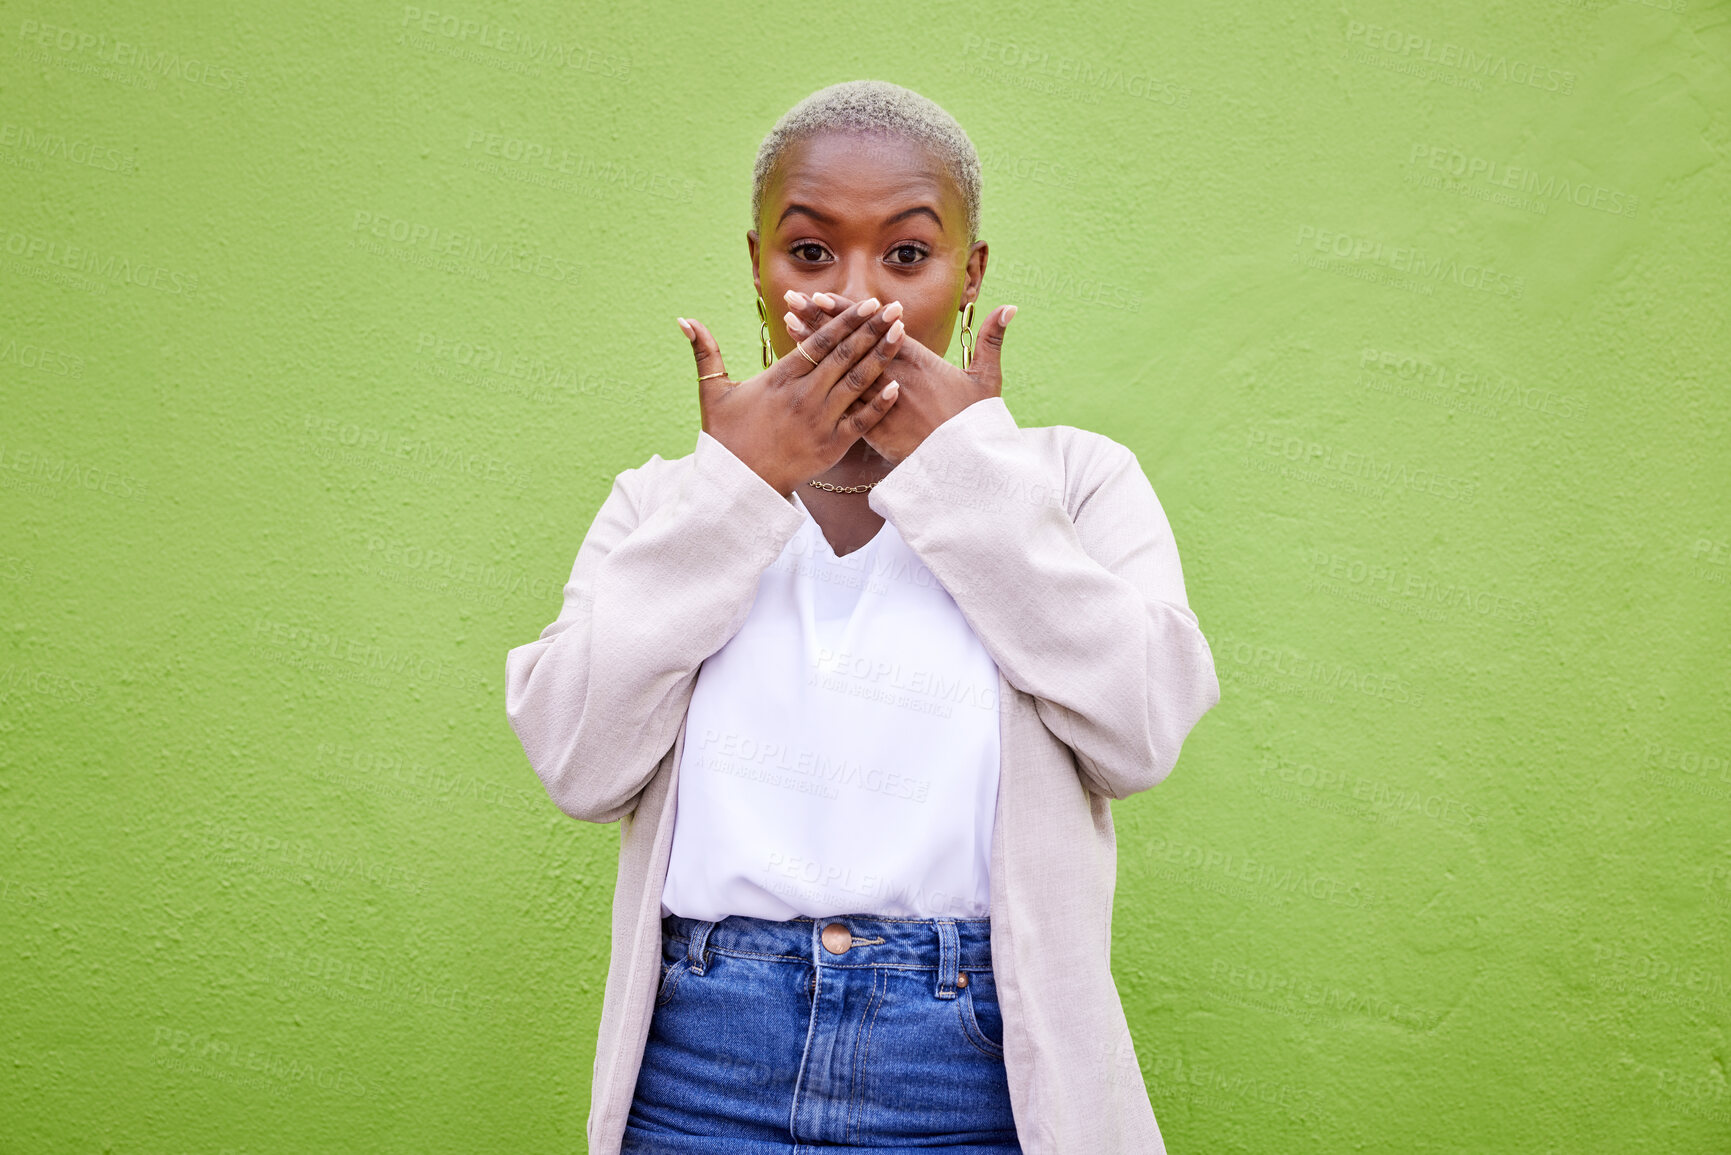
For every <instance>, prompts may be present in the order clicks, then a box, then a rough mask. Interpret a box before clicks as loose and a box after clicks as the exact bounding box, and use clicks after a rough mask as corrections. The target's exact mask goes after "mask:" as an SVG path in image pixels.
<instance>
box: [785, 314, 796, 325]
mask: <svg viewBox="0 0 1731 1155" xmlns="http://www.w3.org/2000/svg"><path fill="white" fill-rule="evenodd" d="M781 319H782V321H783V322H785V323H786V324H788V325H789V326H792V325H797V324H799V318H798V317H796V316H794V315H793V314H792V313H783V314H782V315H781Z"/></svg>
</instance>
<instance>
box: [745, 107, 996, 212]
mask: <svg viewBox="0 0 1731 1155" xmlns="http://www.w3.org/2000/svg"><path fill="white" fill-rule="evenodd" d="M832 129H833V130H841V131H849V130H853V131H876V132H887V133H892V134H894V135H897V136H901V137H904V138H907V139H909V140H914V141H918V142H919V143H921V144H924V145H926V146H928V147H930V148H931V149H932V150H933V151H934V152H936V153H937V155H938V158H939V160H940V161H941V162H942V163H943V165H944V167H945V168H946V169H947V170H949V174H950V177H951V179H953V180H954V181H955V182H956V188H957V189H959V190H961V194H962V201H963V203H964V204H965V205H966V206H967V211H968V221H967V225H968V243H969V244H970V245H971V244H973V243H974V242H975V241H977V240H979V239H980V191H981V180H980V156H979V154H978V153H977V152H975V151H974V142H973V141H971V140H969V139H968V134H967V133H965V132H963V131H962V126H961V125H959V124H957V123H956V119H955V117H953V116H951V115H950V114H949V113H947V112H945V111H944V110H943V109H942V108H940V107H938V105H937V104H936V103H934V102H933V101H931V100H929V99H927V98H926V97H924V96H921V95H920V94H919V93H917V92H915V91H913V90H912V89H910V88H903V87H902V86H901V85H899V84H891V83H890V82H889V81H887V80H849V81H845V82H843V83H841V84H832V85H830V86H829V87H828V88H820V89H818V90H817V91H816V92H814V93H812V94H811V95H810V96H808V97H806V98H805V99H804V100H802V101H800V102H799V103H798V104H796V105H794V106H793V107H792V108H790V109H788V110H787V112H785V113H783V114H782V117H781V119H780V120H778V121H776V122H775V127H774V128H772V129H770V130H769V135H768V136H766V137H764V138H763V144H761V145H760V146H759V147H758V150H757V165H756V167H755V168H754V169H753V170H752V174H751V225H752V227H753V228H756V227H757V225H758V222H759V220H760V218H761V216H762V213H763V189H764V186H765V185H766V184H768V183H769V176H770V173H772V172H773V171H774V170H775V166H776V163H777V162H778V161H779V160H780V159H781V154H782V153H783V152H784V151H785V150H786V149H787V147H788V146H789V145H790V144H793V143H794V142H795V141H799V140H804V139H806V138H807V137H811V136H815V135H817V134H818V133H820V132H825V131H828V130H832Z"/></svg>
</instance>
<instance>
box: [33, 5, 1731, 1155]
mask: <svg viewBox="0 0 1731 1155" xmlns="http://www.w3.org/2000/svg"><path fill="white" fill-rule="evenodd" d="M310 7H311V6H309V5H305V4H282V5H273V6H258V7H252V6H247V7H246V8H245V10H244V13H243V14H241V15H235V14H234V11H233V8H232V6H226V5H214V4H211V5H203V6H195V5H190V4H186V3H167V4H152V5H144V4H132V5H114V4H99V3H80V4H70V3H65V2H54V3H33V4H31V3H27V4H19V3H13V2H10V0H8V2H7V3H4V4H0V59H3V60H4V65H3V67H0V195H3V203H4V205H5V209H4V213H3V216H0V390H3V407H0V412H3V414H4V416H3V419H0V420H3V423H0V525H3V526H4V529H3V533H4V537H3V539H0V1060H3V1067H4V1071H5V1074H4V1090H3V1091H0V1150H3V1151H5V1152H50V1151H52V1152H59V1151H67V1152H101V1151H112V1152H169V1151H173V1152H213V1153H215V1152H236V1153H240V1152H248V1153H251V1152H277V1151H357V1152H359V1151H404V1152H408V1151H414V1152H428V1151H448V1152H462V1151H475V1150H482V1149H491V1150H510V1151H523V1152H529V1151H545V1152H553V1151H571V1150H575V1149H581V1147H582V1144H583V1123H584V1117H585V1113H586V1111H587V1106H588V1094H589V1077H590V1063H591V1060H592V1047H593V1043H594V1037H595V1029H596V1021H597V1016H598V1014H599V1009H600V1005H601V996H602V988H603V983H604V979H605V975H606V961H607V934H608V931H607V924H608V910H609V903H610V899H611V892H612V885H613V875H614V861H615V853H616V848H617V845H618V834H617V830H616V828H611V827H599V826H584V825H582V824H578V823H575V822H572V821H570V820H569V819H566V818H564V817H563V816H562V815H560V814H559V813H558V812H557V811H556V810H555V809H554V807H553V805H552V804H551V802H550V801H549V800H548V799H547V797H546V795H545V794H544V792H542V790H541V788H540V786H539V783H538V782H537V780H536V778H535V776H534V774H533V772H532V770H531V769H530V767H529V766H528V764H527V762H526V761H525V759H524V757H523V754H522V751H521V749H520V747H519V746H518V744H517V741H516V738H515V737H514V735H513V734H512V732H511V730H510V728H509V726H508V724H507V722H506V719H505V713H504V703H503V698H502V692H503V684H502V679H503V670H504V656H505V651H506V650H507V649H508V648H510V647H512V646H515V645H519V644H521V643H523V642H526V641H529V640H532V639H533V638H534V637H536V636H537V634H538V633H539V631H540V630H541V628H542V627H543V626H544V625H545V624H546V623H547V622H549V621H551V620H552V619H553V617H554V616H555V615H556V614H557V613H558V610H559V595H560V587H561V585H562V583H563V581H564V579H565V577H566V576H567V574H568V572H569V567H570V564H571V561H572V558H573V556H574V554H575V552H576V549H577V546H578V544H579V542H580V541H581V539H582V536H583V533H584V530H585V529H586V528H587V526H588V524H589V521H590V519H591V517H592V516H593V514H594V512H595V510H596V508H597V507H598V505H599V503H600V502H601V500H602V499H603V497H604V496H605V495H606V493H607V490H608V487H609V484H610V481H611V479H612V478H613V476H614V475H615V474H616V473H617V472H618V471H620V470H622V469H625V468H628V467H631V466H635V465H638V464H640V463H641V462H643V461H644V460H645V459H646V458H647V457H648V456H649V455H650V454H652V453H660V454H662V455H663V456H667V457H673V456H678V455H681V454H684V453H688V452H690V450H691V449H692V447H693V445H694V443H695V439H696V430H697V405H696V392H695V388H694V384H693V377H694V373H693V369H692V363H691V358H690V354H689V352H688V350H687V347H686V344H685V341H684V339H683V337H682V336H681V335H680V333H679V331H678V329H677V327H676V326H675V324H674V317H675V316H676V315H681V314H684V315H692V316H696V317H699V318H701V319H702V320H704V321H706V322H708V323H709V324H710V325H711V326H712V327H713V328H714V329H715V330H716V332H717V334H718V335H719V336H720V337H721V339H722V341H723V343H724V349H725V351H726V352H727V354H728V355H729V357H730V358H731V363H732V365H733V367H734V368H735V369H736V370H744V369H747V368H749V366H751V365H752V363H753V361H754V359H755V357H756V348H755V343H756V325H755V317H754V312H753V305H752V293H751V282H750V278H749V270H748V267H747V261H746V247H745V240H744V235H743V234H744V230H745V229H746V227H747V226H748V221H747V219H746V217H747V204H748V194H749V177H750V171H751V163H752V159H753V155H754V152H755V149H756V146H757V143H758V141H759V140H760V139H761V137H762V135H763V133H764V132H765V131H767V129H768V128H769V127H770V125H771V124H772V123H773V122H774V120H775V118H776V117H777V116H778V115H780V113H781V112H782V111H784V110H785V109H786V108H787V107H788V106H789V105H791V104H792V103H793V102H794V101H795V100H797V99H798V98H800V97H802V96H804V95H805V94H807V93H808V92H810V91H812V90H814V89H816V88H818V87H821V86H823V85H825V84H829V83H833V82H835V81H838V80H846V79H853V78H856V77H862V76H871V77H878V78H883V79H890V80H895V81H897V82H900V83H903V84H906V85H909V86H910V87H913V88H915V89H917V90H919V91H921V92H923V93H925V94H927V95H929V96H931V97H932V98H934V99H935V100H937V101H938V102H940V103H941V104H943V105H944V106H945V107H946V108H948V109H949V110H950V111H951V112H953V113H954V114H955V115H956V117H957V118H958V119H959V120H960V121H961V123H962V124H963V125H964V126H965V127H966V128H967V129H968V131H969V132H970V134H971V135H972V136H973V139H974V141H975V143H976V144H977V146H978V147H979V149H980V151H981V154H982V157H983V160H984V165H985V175H986V205H985V235H986V237H987V239H988V240H989V241H990V242H991V263H990V267H989V269H988V272H987V275H986V280H985V286H984V293H983V297H982V301H981V305H982V307H983V308H989V307H991V306H993V305H996V304H1000V303H1006V302H1013V303H1016V304H1019V305H1020V306H1021V307H1022V309H1021V313H1020V314H1019V316H1018V318H1017V320H1016V324H1015V326H1014V327H1013V329H1012V331H1011V334H1010V337H1009V341H1008V345H1007V349H1006V354H1005V362H1006V371H1005V376H1006V387H1005V398H1006V400H1007V403H1008V404H1009V407H1010V410H1011V412H1012V413H1014V414H1015V415H1016V416H1017V418H1018V419H1019V420H1020V421H1021V422H1022V423H1023V424H1024V425H1038V424H1050V423H1065V424H1071V425H1078V426H1082V427H1084V428H1089V429H1095V430H1099V431H1102V432H1105V433H1108V434H1110V435H1111V436H1113V437H1115V438H1117V439H1118V440H1120V441H1122V442H1124V443H1125V444H1127V445H1129V446H1131V447H1132V448H1133V449H1135V451H1136V452H1137V453H1138V454H1139V455H1140V457H1141V460H1142V462H1143V465H1144V467H1145V468H1146V470H1147V472H1148V474H1149V476H1150V478H1151V479H1152V480H1153V482H1154V485H1155V487H1156V489H1157V490H1158V492H1159V494H1160V497H1161V498H1162V500H1163V502H1164V504H1165V507H1166V510H1167V512H1168V514H1169V516H1170V518H1171V521H1172V524H1173V528H1174V530H1175V532H1176V534H1177V538H1178V542H1179V546H1180V549H1181V553H1182V556H1183V560H1184V564H1185V571H1186V577H1187V580H1188V585H1189V591H1190V597H1191V602H1192V605H1193V607H1194V608H1195V611H1196V613H1197V615H1198V616H1199V618H1200V620H1201V623H1202V626H1203V628H1204V630H1205V632H1206V633H1207V635H1208V637H1209V639H1210V641H1211V642H1212V644H1213V647H1214V652H1215V656H1216V660H1217V663H1218V667H1219V673H1220V678H1221V683H1222V690H1223V695H1224V697H1223V700H1222V702H1221V704H1220V706H1219V707H1218V708H1217V709H1215V710H1214V711H1213V712H1212V713H1211V714H1210V715H1209V716H1208V717H1207V718H1206V719H1204V720H1203V722H1202V723H1201V724H1200V725H1199V726H1198V727H1197V729H1196V730H1195V731H1194V733H1193V734H1192V736H1191V739H1190V742H1189V744H1188V745H1187V746H1186V749H1185V752H1184V755H1183V757H1182V759H1181V760H1180V762H1179V765H1178V768H1177V770H1176V771H1175V772H1174V774H1173V775H1172V777H1171V779H1170V780H1169V781H1168V782H1167V783H1166V784H1164V785H1163V786H1161V787H1160V788H1159V789H1158V790H1155V791H1152V792H1150V793H1147V794H1144V795H1139V796H1137V797H1135V798H1133V799H1130V800H1127V801H1125V802H1122V803H1119V804H1117V805H1116V807H1115V814H1116V821H1117V823H1118V831H1119V840H1120V864H1119V890H1118V900H1117V905H1116V927H1115V937H1114V953H1113V960H1114V969H1115V971H1116V974H1117V977H1118V982H1119V985H1120V990H1121V991H1122V994H1123V998H1124V1003H1125V1007H1126V1009H1127V1011H1128V1014H1129V1018H1130V1022H1131V1025H1132V1029H1133V1032H1134V1037H1135V1040H1136V1044H1137V1050H1138V1052H1139V1055H1140V1058H1141V1062H1142V1065H1143V1070H1144V1071H1145V1073H1146V1076H1147V1079H1148V1083H1149V1087H1150V1091H1151V1094H1152V1097H1153V1101H1154V1105H1155V1109H1156V1112H1157V1114H1158V1116H1159V1119H1160V1122H1161V1125H1162V1127H1163V1129H1164V1131H1165V1134H1166V1136H1167V1139H1168V1142H1169V1144H1170V1147H1171V1149H1172V1150H1173V1152H1175V1153H1177V1152H1185V1153H1189V1155H1200V1153H1203V1152H1223V1151H1244V1152H1291V1151H1316V1152H1341V1151H1391V1150H1404V1151H1427V1152H1428V1151H1436V1152H1445V1151H1472V1152H1517V1151H1518V1152H1569V1153H1574V1152H1599V1151H1616V1152H1655V1153H1657V1152H1666V1153H1671V1152H1708V1151H1724V1150H1727V1149H1728V1148H1731V1093H1728V1092H1727V1076H1726V1069H1727V1062H1728V1059H1731V1054H1728V1051H1731V1037H1728V1024H1731V968H1728V965H1727V939H1728V935H1727V929H1728V927H1731V820H1728V817H1727V816H1728V814H1731V805H1728V804H1731V733H1728V730H1731V728H1728V727H1727V725H1726V719H1727V717H1728V716H1731V701H1728V698H1731V684H1728V678H1727V665H1728V663H1727V625H1728V624H1731V623H1728V619H1731V614H1728V612H1727V611H1728V607H1731V582H1728V578H1731V502H1728V500H1727V498H1728V494H1731V485H1728V484H1727V481H1728V480H1731V478H1728V473H1731V470H1728V469H1727V447H1726V428H1727V418H1728V416H1731V414H1728V408H1731V407H1728V404H1727V400H1726V384H1727V376H1726V369H1727V366H1726V353H1727V347H1728V344H1731V341H1728V337H1727V331H1726V315H1727V314H1726V294H1725V288H1726V277H1727V274H1726V268H1727V261H1728V260H1731V246H1728V241H1727V235H1728V232H1731V229H1728V227H1727V209H1726V206H1727V203H1728V199H1731V180H1728V177H1731V170H1728V167H1727V150H1728V149H1731V127H1728V115H1731V83H1728V79H1727V61H1731V32H1728V17H1731V7H1728V6H1727V4H1725V3H1724V2H1716V3H1704V2H1701V0H1653V2H1651V3H1633V2H1612V0H1581V2H1574V0H1569V2H1563V0H1555V2H1549V3H1547V2H1545V0H1531V2H1530V3H1524V4H1520V5H1515V4H1507V5H1494V6H1493V5H1475V6H1473V7H1472V9H1471V10H1468V9H1465V8H1462V7H1459V6H1454V7H1452V8H1451V9H1449V10H1443V9H1440V8H1436V7H1433V6H1429V5H1419V4H1410V3H1402V2H1398V0H1349V2H1348V3H1345V4H1312V5H1301V6H1296V7H1295V6H1290V5H1273V4H1261V5H1255V6H1252V7H1251V8H1250V9H1249V10H1242V9H1241V8H1239V7H1234V6H1221V5H1214V4H1202V3H1192V4H1188V5H1184V6H1176V5H1161V6H1155V5H1124V6H1118V5H1114V6H1104V5H1101V6H1096V7H1095V8H1094V9H1093V10H1092V11H1091V12H1088V13H1078V12H1075V11H1071V10H1068V9H1063V10H1060V9H1057V8H1049V7H1047V6H1045V5H1029V4H1013V5H1008V6H1005V5H998V6H981V5H972V6H967V7H965V8H964V7H956V8H954V9H953V10H951V9H945V10H943V11H941V12H940V11H934V10H933V7H932V6H930V5H923V4H920V5H916V4H906V3H892V4H888V5H885V6H868V7H865V8H858V9H833V8H832V9H827V10H824V11H823V13H822V14H821V15H819V14H816V13H814V11H813V10H811V9H809V8H798V7H790V6H768V5H764V6H759V7H755V8H748V7H746V6H744V5H739V4H727V3H724V4H720V5H715V6H712V7H711V8H710V9H709V10H708V11H706V12H701V13H700V12H698V11H696V10H695V9H684V10H678V11H675V10H672V9H669V10H668V11H665V12H660V13H654V12H643V11H638V10H636V8H637V6H626V5H618V6H617V7H618V9H619V10H618V11H615V12H609V13H603V12H599V11H592V10H586V9H584V8H580V7H576V6H572V5H562V4H553V3H547V2H539V3H524V4H514V5H513V4H487V3H476V4H473V5H464V6H462V7H461V8H459V9H453V10H434V9H427V10H425V12H424V13H423V14H422V15H420V16H417V15H415V14H416V13H417V12H422V10H420V9H416V8H406V7H402V6H391V5H358V6H357V5H338V4H327V5H320V6H319V7H320V8H322V9H323V11H321V12H319V13H318V14H313V13H311V12H309V11H308V9H309V8H310ZM951 355H952V357H959V350H957V349H952V350H951Z"/></svg>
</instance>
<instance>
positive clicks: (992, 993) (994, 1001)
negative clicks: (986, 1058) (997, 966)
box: [956, 971, 1004, 1059]
mask: <svg viewBox="0 0 1731 1155" xmlns="http://www.w3.org/2000/svg"><path fill="white" fill-rule="evenodd" d="M956 1003H957V1005H958V1010H959V1011H960V1013H961V1016H962V1033H963V1034H965V1035H966V1036H967V1038H968V1042H970V1043H972V1044H973V1045H974V1046H976V1047H978V1048H979V1049H980V1050H981V1051H984V1052H985V1053H986V1054H988V1055H990V1056H991V1057H992V1058H994V1059H1001V1058H1003V1057H1004V1017H1003V1015H1002V1013H1000V1011H999V1010H998V987H997V984H996V983H995V982H994V981H993V980H992V972H991V971H969V972H968V985H967V986H966V987H963V988H962V993H961V995H960V997H958V998H957V999H956Z"/></svg>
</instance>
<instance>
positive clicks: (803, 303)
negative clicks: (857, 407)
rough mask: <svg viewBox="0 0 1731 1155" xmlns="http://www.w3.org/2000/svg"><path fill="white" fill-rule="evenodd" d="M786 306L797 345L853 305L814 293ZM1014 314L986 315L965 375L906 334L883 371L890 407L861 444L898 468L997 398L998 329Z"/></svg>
mask: <svg viewBox="0 0 1731 1155" xmlns="http://www.w3.org/2000/svg"><path fill="white" fill-rule="evenodd" d="M787 304H788V307H789V311H790V312H791V313H792V315H793V319H792V320H789V321H788V326H787V331H788V334H789V335H790V336H792V337H793V339H794V340H796V341H799V340H803V339H804V338H805V337H806V336H808V335H809V334H811V333H813V332H815V331H817V329H818V328H819V327H820V326H822V325H823V323H824V322H826V321H828V320H829V319H830V318H831V317H833V316H835V315H836V314H837V313H840V312H842V311H843V310H845V309H850V308H852V307H853V306H854V304H855V302H854V301H851V300H849V299H848V298H846V297H844V296H842V295H840V294H839V293H814V294H812V295H811V296H810V297H808V296H806V295H805V294H803V293H793V294H790V295H789V297H788V298H787ZM1015 312H1016V306H1014V305H1003V306H1000V307H999V308H997V309H995V310H993V311H992V312H991V313H989V314H987V316H986V321H985V323H984V324H983V325H981V326H980V331H979V337H978V339H977V340H976V342H975V347H974V355H973V357H972V359H971V360H970V362H969V365H968V367H967V369H965V370H964V369H962V368H960V367H958V366H956V365H952V364H951V363H950V362H949V361H946V360H945V359H944V358H942V357H940V356H939V355H938V354H936V353H934V352H933V351H932V350H930V349H928V348H927V347H926V346H925V345H923V344H921V343H920V342H919V341H918V340H916V339H915V338H914V335H913V334H912V333H908V334H906V335H905V336H904V337H903V338H902V342H901V347H900V348H899V349H897V350H896V355H895V357H894V358H893V359H892V360H891V361H890V362H889V363H888V364H887V365H885V366H884V368H883V378H884V380H885V382H886V384H887V383H888V381H889V380H891V379H894V380H896V381H899V382H900V383H901V387H900V392H899V394H898V395H897V397H896V403H895V407H894V408H892V409H891V410H890V411H889V412H888V413H886V414H885V415H884V416H883V417H882V418H881V419H880V420H879V421H878V423H877V424H876V425H874V426H872V428H871V429H870V430H868V431H867V432H866V433H864V434H862V435H861V436H862V437H864V439H865V442H866V444H868V445H870V446H871V447H872V448H873V449H875V450H877V452H878V453H879V455H881V456H882V457H883V458H884V459H885V460H887V461H888V462H889V463H890V464H891V465H900V464H901V463H902V461H903V460H905V459H906V458H907V456H908V455H909V454H911V453H912V452H913V451H914V450H916V449H918V448H919V447H920V444H921V443H922V442H923V441H925V439H926V436H927V435H928V434H930V433H931V431H932V430H934V429H936V428H937V427H938V426H940V425H942V424H943V423H944V422H946V421H948V420H949V419H950V418H952V417H954V416H955V415H956V414H958V413H960V412H961V411H962V410H964V409H966V408H967V407H968V406H970V405H972V404H973V403H974V402H976V401H983V400H985V399H986V398H988V397H999V396H1002V395H1003V391H1004V378H1003V372H1002V369H1001V366H1000V361H999V358H1000V355H1001V353H1002V350H1003V345H1004V328H1005V327H1006V326H1007V325H1008V324H1009V322H1010V318H1011V317H1012V316H1014V315H1015Z"/></svg>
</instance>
